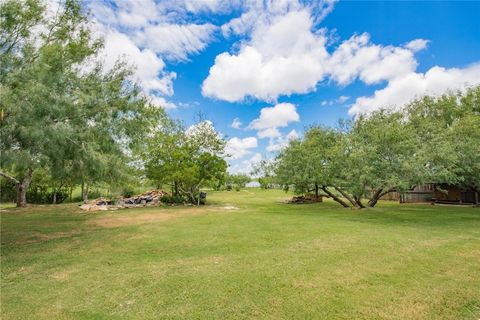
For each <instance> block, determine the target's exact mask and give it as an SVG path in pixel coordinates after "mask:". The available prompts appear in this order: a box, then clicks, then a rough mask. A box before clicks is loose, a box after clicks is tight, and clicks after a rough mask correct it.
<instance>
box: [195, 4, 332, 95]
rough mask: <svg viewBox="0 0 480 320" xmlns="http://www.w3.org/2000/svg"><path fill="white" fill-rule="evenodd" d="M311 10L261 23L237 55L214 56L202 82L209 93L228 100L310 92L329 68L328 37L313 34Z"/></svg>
mask: <svg viewBox="0 0 480 320" xmlns="http://www.w3.org/2000/svg"><path fill="white" fill-rule="evenodd" d="M312 24H313V22H312V19H311V17H310V14H309V12H308V11H307V10H301V11H292V12H289V13H287V14H286V15H283V16H278V17H275V18H273V19H272V21H268V23H263V22H262V23H260V22H259V23H257V24H256V25H255V28H254V30H253V34H252V39H251V41H250V42H249V43H248V44H246V45H243V46H242V47H241V49H240V51H239V53H238V54H230V53H228V52H224V53H222V54H220V55H218V56H217V57H216V59H215V64H214V65H213V66H212V67H211V68H210V73H209V75H208V77H207V78H206V79H205V81H204V82H203V85H202V93H203V95H205V96H209V97H213V98H218V99H222V100H226V101H230V102H234V101H241V100H243V99H244V98H245V97H246V96H252V97H255V98H257V99H260V100H265V101H275V100H276V99H277V97H278V96H279V95H281V94H285V95H290V94H293V93H306V92H309V91H311V90H313V89H314V88H315V85H316V84H317V82H318V81H320V80H321V79H322V78H323V76H324V73H325V70H324V65H323V63H322V61H324V60H325V59H326V58H327V56H328V53H327V51H326V49H325V37H324V36H323V35H322V34H315V33H312V32H311V31H310V30H311V28H312Z"/></svg>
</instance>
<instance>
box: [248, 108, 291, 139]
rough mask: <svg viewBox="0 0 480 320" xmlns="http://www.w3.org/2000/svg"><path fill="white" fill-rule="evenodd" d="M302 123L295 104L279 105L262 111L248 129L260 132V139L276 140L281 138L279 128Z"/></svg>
mask: <svg viewBox="0 0 480 320" xmlns="http://www.w3.org/2000/svg"><path fill="white" fill-rule="evenodd" d="M298 121H300V116H299V114H298V113H297V109H296V107H295V105H294V104H291V103H279V104H277V105H275V106H273V107H266V108H263V109H262V110H261V111H260V116H259V117H258V118H257V119H255V120H253V121H252V122H250V124H249V125H248V129H253V130H257V131H258V133H257V134H258V137H259V138H275V137H279V136H280V132H279V131H278V128H281V127H287V126H288V125H289V124H290V123H291V122H298Z"/></svg>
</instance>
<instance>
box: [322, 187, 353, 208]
mask: <svg viewBox="0 0 480 320" xmlns="http://www.w3.org/2000/svg"><path fill="white" fill-rule="evenodd" d="M322 190H323V191H324V192H325V193H326V194H327V195H328V196H329V197H330V198H332V199H333V200H335V201H336V202H338V203H340V204H341V205H342V206H343V207H345V208H348V207H350V206H349V205H348V204H346V203H345V202H344V201H343V200H342V199H340V198H339V197H337V196H336V195H335V194H334V193H332V192H330V191H329V190H328V189H327V187H326V186H322Z"/></svg>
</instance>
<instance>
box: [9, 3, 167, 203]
mask: <svg viewBox="0 0 480 320" xmlns="http://www.w3.org/2000/svg"><path fill="white" fill-rule="evenodd" d="M0 30H1V31H0V36H1V40H0V108H1V138H2V139H1V142H0V148H1V153H2V156H1V163H0V165H1V170H0V175H1V176H3V177H5V178H7V179H9V180H10V181H12V182H14V183H15V184H16V186H17V195H18V196H17V205H18V206H25V204H26V196H25V195H26V191H27V188H28V186H29V184H30V182H31V180H32V176H33V175H34V174H35V171H36V170H37V169H38V168H43V169H47V170H49V171H50V172H51V175H52V177H54V178H58V179H59V180H60V179H68V180H69V181H72V180H73V181H76V182H77V183H88V182H89V181H94V180H101V181H108V180H112V179H118V178H119V175H120V174H121V172H122V170H119V169H120V168H121V164H124V163H125V158H126V155H128V154H129V152H127V150H129V149H131V148H132V147H135V141H138V140H139V138H141V136H142V135H144V134H145V133H147V131H148V130H149V128H151V127H152V125H154V124H152V123H151V122H152V121H153V122H154V120H151V119H156V118H158V116H157V115H158V113H159V112H160V113H161V110H160V109H154V108H153V107H151V106H150V105H149V104H148V103H147V102H146V100H145V99H144V97H143V94H142V92H141V90H140V89H139V88H138V86H136V85H135V84H134V83H133V82H131V81H130V80H129V79H130V76H131V70H129V69H128V68H126V67H125V64H122V63H121V62H119V63H117V65H116V66H115V67H114V68H112V69H111V70H105V69H104V68H103V66H102V64H101V60H100V59H97V57H98V53H99V50H100V49H101V47H102V41H101V39H96V38H95V37H94V36H93V32H92V31H91V29H90V24H89V22H88V19H87V16H86V14H85V12H84V11H83V9H82V7H81V5H80V3H79V2H78V1H76V0H67V1H65V2H62V4H61V5H60V7H59V9H58V11H57V13H56V14H55V15H53V16H52V15H49V14H47V12H46V8H45V7H44V6H43V4H42V2H40V1H39V0H24V1H17V0H7V1H5V2H2V3H1V4H0Z"/></svg>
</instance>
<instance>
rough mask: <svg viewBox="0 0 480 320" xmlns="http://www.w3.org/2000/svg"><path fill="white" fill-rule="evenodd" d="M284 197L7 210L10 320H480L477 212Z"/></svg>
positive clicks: (5, 286) (227, 196)
mask: <svg viewBox="0 0 480 320" xmlns="http://www.w3.org/2000/svg"><path fill="white" fill-rule="evenodd" d="M287 196H288V195H285V193H283V192H281V191H276V190H269V191H265V190H243V191H240V192H234V191H233V192H218V193H214V192H209V196H208V200H209V205H208V206H205V207H202V208H201V209H199V208H195V207H186V208H185V207H173V208H172V207H168V208H142V209H132V210H122V211H115V212H107V213H105V212H102V213H85V212H82V211H80V210H79V209H78V207H77V206H76V205H74V204H68V205H57V206H51V205H46V206H33V207H29V208H27V209H14V208H8V209H3V210H2V212H1V231H2V234H1V241H2V252H1V263H2V265H1V267H2V268H1V277H2V279H1V280H2V283H1V290H2V291H1V318H2V319H252V318H263V319H479V318H480V209H478V208H477V209H475V208H467V207H447V206H429V205H398V204H395V203H386V202H385V203H381V204H380V205H379V207H378V208H375V209H369V210H350V209H343V208H340V207H339V206H338V205H336V204H335V203H333V202H328V201H327V202H324V203H321V204H311V205H287V204H283V203H281V200H282V199H283V198H285V197H287ZM231 206H234V207H237V208H239V209H232V208H231Z"/></svg>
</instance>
